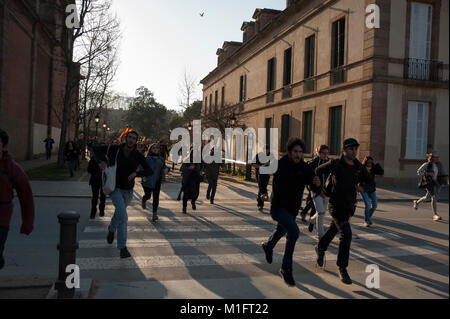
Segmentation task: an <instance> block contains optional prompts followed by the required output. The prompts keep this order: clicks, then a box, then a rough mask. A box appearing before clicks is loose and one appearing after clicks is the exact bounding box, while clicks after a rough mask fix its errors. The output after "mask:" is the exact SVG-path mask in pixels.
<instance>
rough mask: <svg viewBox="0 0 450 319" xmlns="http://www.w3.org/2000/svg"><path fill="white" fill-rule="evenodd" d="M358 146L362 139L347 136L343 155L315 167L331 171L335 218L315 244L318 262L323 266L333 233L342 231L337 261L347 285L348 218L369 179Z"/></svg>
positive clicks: (319, 172)
mask: <svg viewBox="0 0 450 319" xmlns="http://www.w3.org/2000/svg"><path fill="white" fill-rule="evenodd" d="M358 147H359V143H358V141H357V140H355V139H353V138H349V139H346V140H345V141H344V154H343V155H342V157H341V158H340V159H335V160H332V161H329V162H328V163H326V164H323V165H321V166H319V167H318V168H317V169H316V174H317V175H319V176H322V175H326V176H328V175H329V174H331V183H330V185H327V189H326V192H327V196H329V197H330V201H329V205H328V210H329V212H330V215H331V217H332V219H333V220H332V222H331V225H330V227H329V228H328V230H327V232H326V233H325V234H324V235H323V236H322V238H321V239H320V241H319V244H318V245H317V246H316V247H315V248H316V253H317V264H318V265H319V266H320V267H323V264H324V257H325V251H326V250H327V249H328V246H329V245H330V243H331V241H332V240H333V238H334V236H336V234H337V233H338V232H340V233H341V237H340V240H339V252H338V257H337V265H338V267H339V276H340V278H341V281H342V282H343V283H345V284H348V285H350V284H351V283H352V280H351V279H350V276H349V275H348V273H347V267H348V260H349V256H350V244H351V241H352V230H351V227H350V222H349V220H350V218H351V217H352V216H353V215H354V214H355V210H356V193H357V192H360V193H363V192H364V189H363V188H362V187H361V186H360V184H363V183H364V182H366V181H367V179H368V173H367V170H366V169H365V168H364V167H363V166H362V164H361V163H360V162H359V161H358V160H357V159H356V155H357V154H358Z"/></svg>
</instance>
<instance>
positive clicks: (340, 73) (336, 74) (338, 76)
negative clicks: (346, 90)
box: [330, 67, 347, 86]
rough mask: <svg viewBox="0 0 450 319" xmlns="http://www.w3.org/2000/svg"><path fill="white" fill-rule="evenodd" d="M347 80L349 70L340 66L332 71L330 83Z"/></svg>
mask: <svg viewBox="0 0 450 319" xmlns="http://www.w3.org/2000/svg"><path fill="white" fill-rule="evenodd" d="M346 81H347V70H346V69H345V68H344V67H339V68H336V69H333V70H331V71H330V85H331V86H333V85H337V84H341V83H344V82H346Z"/></svg>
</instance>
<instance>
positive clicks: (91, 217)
mask: <svg viewBox="0 0 450 319" xmlns="http://www.w3.org/2000/svg"><path fill="white" fill-rule="evenodd" d="M95 214H97V210H91V216H89V219H95Z"/></svg>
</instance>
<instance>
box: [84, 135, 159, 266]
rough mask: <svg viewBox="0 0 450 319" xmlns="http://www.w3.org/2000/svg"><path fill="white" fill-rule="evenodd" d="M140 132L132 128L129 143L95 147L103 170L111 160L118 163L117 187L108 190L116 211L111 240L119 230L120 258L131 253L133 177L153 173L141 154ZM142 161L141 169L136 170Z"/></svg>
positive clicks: (110, 231)
mask: <svg viewBox="0 0 450 319" xmlns="http://www.w3.org/2000/svg"><path fill="white" fill-rule="evenodd" d="M138 138H139V135H138V134H137V133H136V132H135V131H130V132H129V133H128V134H127V135H126V138H125V139H126V143H124V144H121V145H109V146H106V145H104V146H99V145H97V146H96V145H94V146H92V149H93V151H94V156H95V159H96V161H97V163H99V166H100V168H101V169H102V170H105V169H106V167H107V166H108V164H109V165H110V166H111V165H116V166H117V168H116V181H115V187H114V191H113V192H112V193H110V194H109V197H110V198H111V200H112V202H113V205H114V207H115V211H114V215H113V217H112V218H111V223H110V224H109V227H108V236H107V238H106V240H107V242H108V244H112V243H113V241H114V234H115V232H116V230H117V249H118V250H119V251H120V258H129V257H131V254H130V252H129V251H128V249H127V246H126V243H127V221H128V214H127V206H128V205H129V204H130V202H131V199H132V197H133V188H134V179H135V178H136V177H145V176H150V175H152V174H153V170H152V169H151V167H150V166H149V165H148V163H147V161H146V160H145V157H144V155H142V154H141V153H140V152H139V151H138V150H137V147H136V146H137V141H138ZM139 165H141V166H142V168H143V170H142V171H139V172H138V171H137V169H138V167H139Z"/></svg>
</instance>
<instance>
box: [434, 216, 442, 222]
mask: <svg viewBox="0 0 450 319" xmlns="http://www.w3.org/2000/svg"><path fill="white" fill-rule="evenodd" d="M433 220H434V221H435V222H437V221H439V220H442V217H441V216H439V215H434V216H433Z"/></svg>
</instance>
